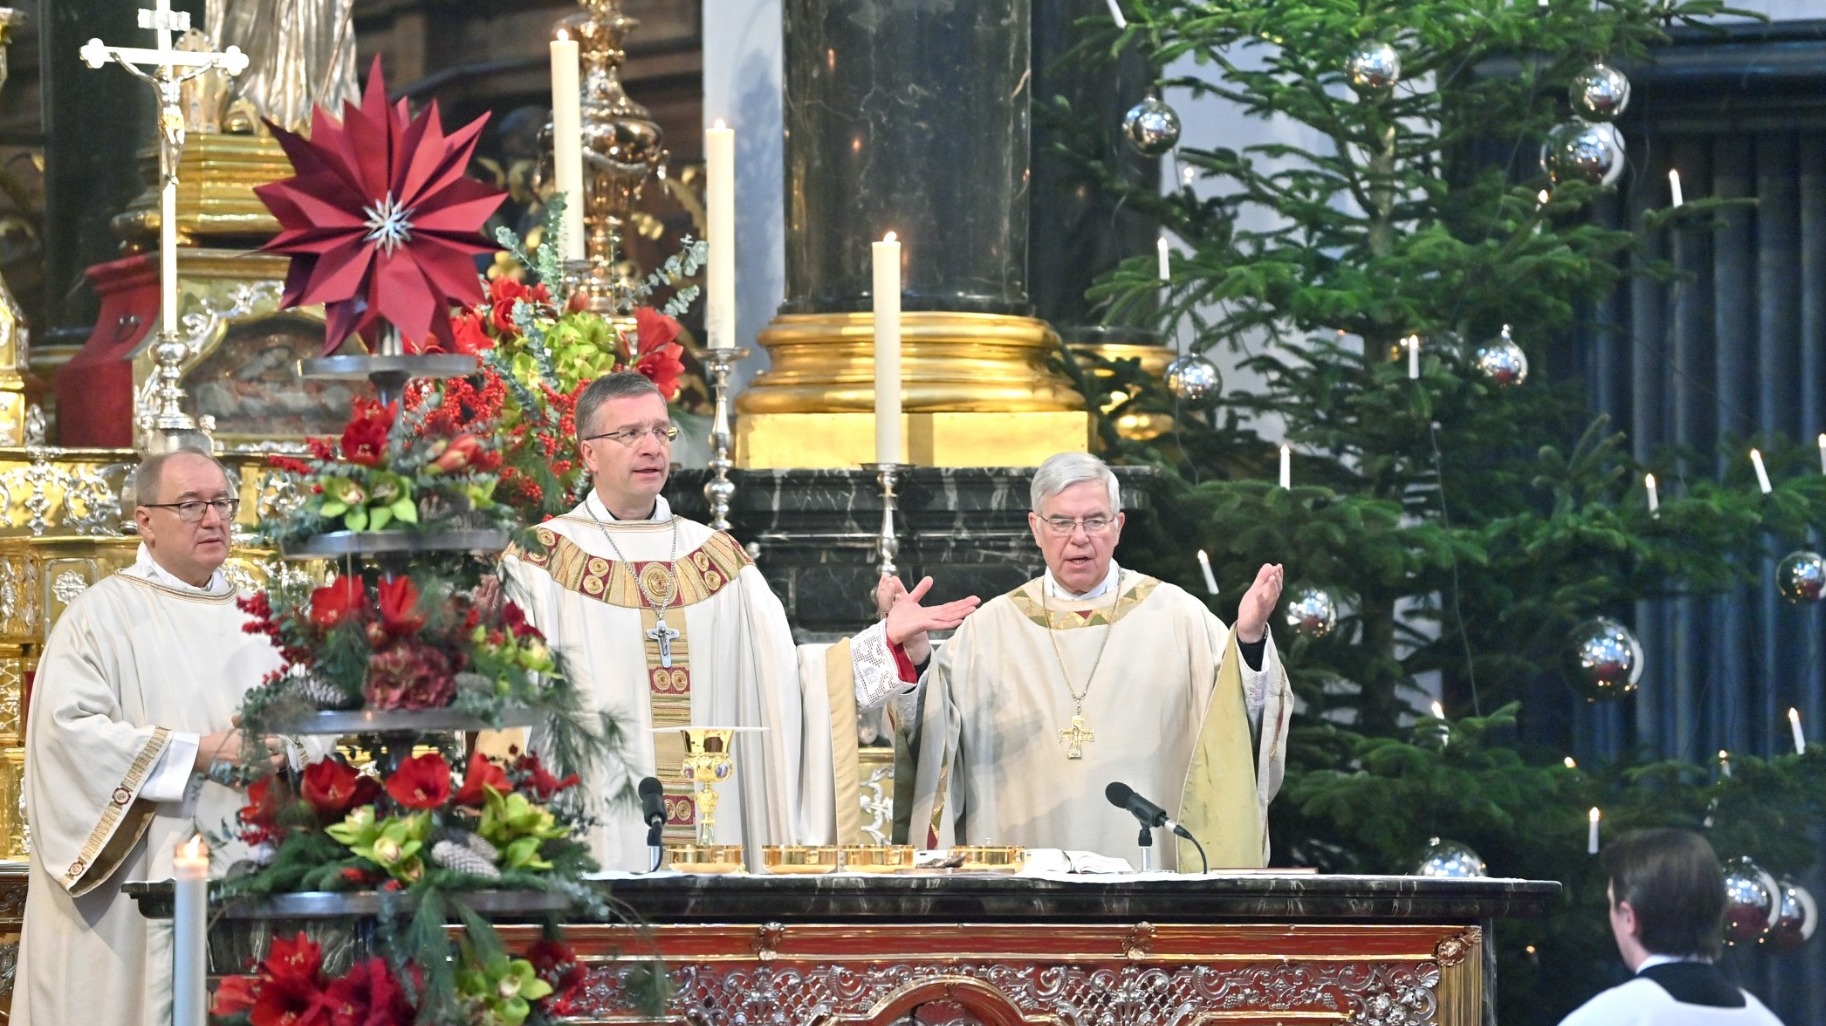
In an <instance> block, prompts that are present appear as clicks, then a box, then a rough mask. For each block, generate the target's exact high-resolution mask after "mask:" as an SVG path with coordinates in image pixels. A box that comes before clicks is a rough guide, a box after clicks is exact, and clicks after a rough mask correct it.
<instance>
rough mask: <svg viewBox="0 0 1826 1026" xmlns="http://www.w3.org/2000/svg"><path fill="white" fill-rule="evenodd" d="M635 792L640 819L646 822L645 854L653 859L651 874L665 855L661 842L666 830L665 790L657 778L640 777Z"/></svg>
mask: <svg viewBox="0 0 1826 1026" xmlns="http://www.w3.org/2000/svg"><path fill="white" fill-rule="evenodd" d="M635 791H636V792H638V793H639V795H640V818H641V819H644V820H646V822H647V852H648V854H650V855H651V856H652V857H653V864H652V868H651V869H649V870H648V872H653V871H654V870H657V869H658V868H659V863H660V858H661V857H662V856H663V855H664V854H665V852H664V850H663V849H662V847H661V841H662V839H663V837H664V831H665V829H666V788H665V786H664V785H663V784H661V783H660V782H659V778H658V777H642V778H640V783H639V784H638V785H636V787H635Z"/></svg>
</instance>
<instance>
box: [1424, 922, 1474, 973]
mask: <svg viewBox="0 0 1826 1026" xmlns="http://www.w3.org/2000/svg"><path fill="white" fill-rule="evenodd" d="M1483 942H1484V931H1483V928H1482V927H1477V926H1467V927H1465V928H1464V929H1463V930H1460V931H1459V932H1458V933H1455V934H1453V935H1452V936H1450V937H1446V938H1444V939H1442V940H1441V941H1440V942H1439V943H1438V945H1436V946H1435V947H1434V948H1433V954H1434V955H1435V956H1437V957H1438V959H1439V964H1440V965H1442V966H1455V965H1457V964H1458V963H1460V962H1463V961H1464V960H1465V959H1466V958H1467V957H1469V956H1471V955H1472V954H1474V953H1475V952H1476V951H1477V949H1478V948H1479V947H1480V946H1482V944H1483Z"/></svg>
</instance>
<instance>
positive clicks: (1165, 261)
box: [1154, 235, 1173, 282]
mask: <svg viewBox="0 0 1826 1026" xmlns="http://www.w3.org/2000/svg"><path fill="white" fill-rule="evenodd" d="M1154 252H1155V253H1156V254H1157V255H1158V256H1159V257H1160V280H1161V281H1162V282H1169V281H1172V280H1173V257H1172V253H1171V251H1170V250H1168V249H1167V237H1166V236H1165V235H1162V236H1161V237H1160V238H1158V239H1155V240H1154Z"/></svg>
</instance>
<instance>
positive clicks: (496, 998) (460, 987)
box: [457, 956, 552, 1026]
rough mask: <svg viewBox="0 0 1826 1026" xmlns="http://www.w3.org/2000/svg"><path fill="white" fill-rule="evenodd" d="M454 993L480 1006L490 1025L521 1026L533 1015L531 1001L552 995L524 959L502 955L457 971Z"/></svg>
mask: <svg viewBox="0 0 1826 1026" xmlns="http://www.w3.org/2000/svg"><path fill="white" fill-rule="evenodd" d="M457 992H458V993H459V994H461V995H462V996H463V997H465V998H467V999H469V1000H470V1001H471V1002H473V1003H475V1004H477V1005H479V1006H481V1008H482V1011H483V1013H484V1016H483V1022H485V1023H487V1024H489V1026H495V1024H499V1026H520V1024H521V1023H524V1022H525V1021H526V1017H527V1016H529V1015H531V1014H532V1011H533V1002H534V1001H537V1000H539V999H540V998H542V997H546V996H547V995H549V994H551V992H552V985H551V984H549V983H547V982H545V981H544V980H541V979H540V978H539V973H538V970H536V969H534V968H533V964H532V963H531V962H528V961H527V960H526V959H524V958H507V957H505V956H502V957H497V958H494V959H491V960H490V961H488V962H487V963H485V964H482V965H478V966H475V967H473V968H469V969H461V970H458V972H457Z"/></svg>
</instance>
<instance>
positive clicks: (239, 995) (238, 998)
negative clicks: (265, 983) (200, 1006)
mask: <svg viewBox="0 0 1826 1026" xmlns="http://www.w3.org/2000/svg"><path fill="white" fill-rule="evenodd" d="M259 995H260V980H259V978H258V977H254V976H224V977H222V980H221V982H220V983H217V984H216V1000H215V1003H214V1004H212V1005H210V1006H209V1014H210V1015H219V1016H223V1017H227V1016H230V1015H239V1014H241V1013H242V1012H246V1011H249V1010H251V1009H252V1008H253V1007H254V999H255V998H257V997H259Z"/></svg>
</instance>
